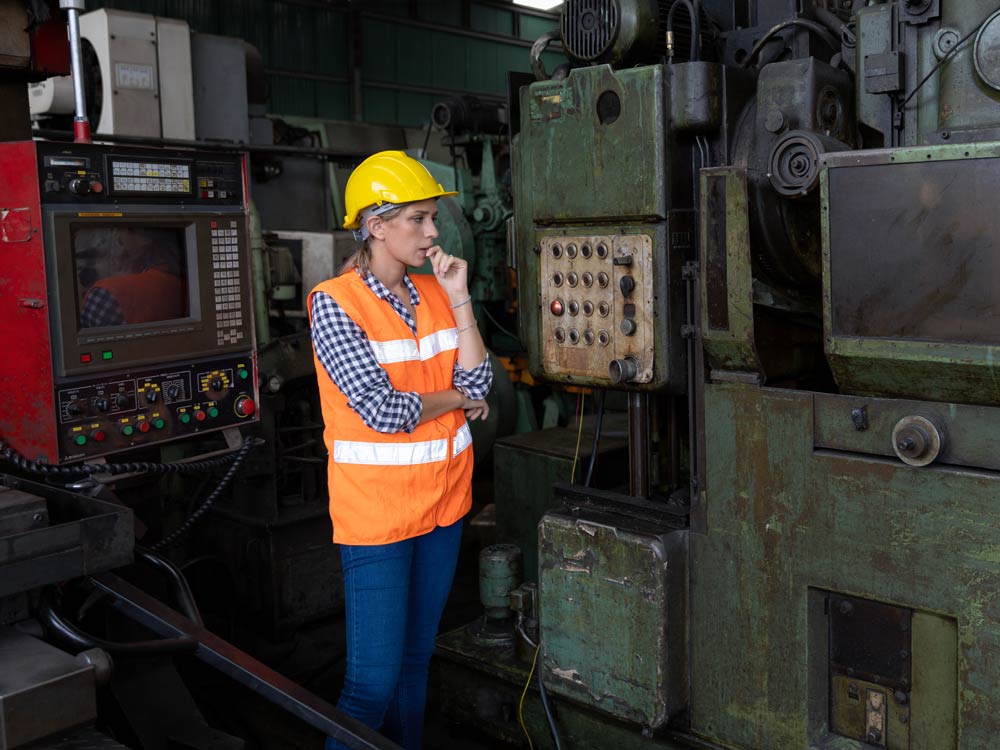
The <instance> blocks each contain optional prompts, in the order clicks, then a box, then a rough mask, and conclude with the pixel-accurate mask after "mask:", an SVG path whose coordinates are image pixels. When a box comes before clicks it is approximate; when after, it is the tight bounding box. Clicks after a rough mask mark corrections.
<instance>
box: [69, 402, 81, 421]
mask: <svg viewBox="0 0 1000 750" xmlns="http://www.w3.org/2000/svg"><path fill="white" fill-rule="evenodd" d="M66 413H67V414H69V415H70V416H71V417H76V416H79V415H80V414H82V413H83V409H81V408H80V404H79V403H77V402H76V401H70V402H69V403H68V404H67V405H66Z"/></svg>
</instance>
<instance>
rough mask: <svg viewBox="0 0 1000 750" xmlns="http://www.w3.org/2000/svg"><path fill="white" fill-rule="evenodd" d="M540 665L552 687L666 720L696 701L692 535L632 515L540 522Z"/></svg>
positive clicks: (581, 514)
mask: <svg viewBox="0 0 1000 750" xmlns="http://www.w3.org/2000/svg"><path fill="white" fill-rule="evenodd" d="M538 545H539V555H540V560H539V593H540V596H541V600H542V606H541V614H540V617H539V624H540V635H541V641H542V655H541V660H540V665H539V666H540V668H541V669H542V670H543V672H542V674H543V678H544V681H545V685H546V687H547V688H550V689H551V690H552V692H554V693H556V694H558V695H562V696H565V697H567V698H571V699H573V700H575V701H577V702H579V703H582V704H584V705H588V706H591V707H593V708H595V709H597V710H598V711H602V712H605V713H608V714H610V715H612V716H616V717H618V718H620V719H623V720H626V721H630V722H635V723H637V724H640V725H641V726H646V727H653V728H656V727H660V726H662V725H663V724H665V723H666V722H667V721H668V720H669V719H670V718H671V717H672V716H673V715H675V714H676V713H677V712H678V711H680V710H682V709H683V708H684V706H685V704H686V703H687V692H688V685H687V670H686V666H687V659H686V651H685V648H684V641H685V635H686V629H685V620H686V613H685V600H686V578H687V576H686V565H685V563H686V553H687V534H686V532H683V531H673V532H671V531H670V529H669V528H666V527H664V526H662V525H658V524H653V523H649V522H644V521H641V520H639V519H636V518H632V517H629V516H626V515H617V514H611V513H605V512H598V511H593V510H580V511H578V512H576V513H572V512H558V513H550V514H547V515H546V516H544V517H543V518H542V521H541V523H540V524H539V540H538Z"/></svg>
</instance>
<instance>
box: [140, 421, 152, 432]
mask: <svg viewBox="0 0 1000 750" xmlns="http://www.w3.org/2000/svg"><path fill="white" fill-rule="evenodd" d="M151 429H152V426H151V425H150V424H149V422H139V432H141V433H142V434H143V435H145V434H146V433H147V432H149V431H150V430H151Z"/></svg>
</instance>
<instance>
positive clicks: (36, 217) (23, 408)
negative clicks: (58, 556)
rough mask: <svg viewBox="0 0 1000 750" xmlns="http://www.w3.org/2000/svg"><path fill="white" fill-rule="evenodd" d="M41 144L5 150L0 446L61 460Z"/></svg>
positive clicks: (1, 174) (0, 150)
mask: <svg viewBox="0 0 1000 750" xmlns="http://www.w3.org/2000/svg"><path fill="white" fill-rule="evenodd" d="M36 164H37V157H36V154H35V144H34V142H32V141H26V142H21V143H0V268H3V269H4V273H3V274H2V276H0V342H2V352H0V393H2V394H3V397H2V398H0V439H2V440H3V441H4V442H7V440H8V437H9V436H13V435H16V436H17V447H18V450H19V451H20V452H21V453H22V454H23V455H28V456H48V457H52V458H55V457H56V456H58V455H59V451H58V447H57V444H56V437H55V433H54V431H53V429H52V425H51V422H52V415H53V413H55V404H54V398H53V393H54V385H55V384H54V382H53V378H52V354H51V351H52V345H51V341H50V339H49V315H48V304H49V300H48V285H47V283H46V278H45V252H44V249H43V245H42V231H41V227H42V213H41V196H40V195H39V180H38V169H37V166H36Z"/></svg>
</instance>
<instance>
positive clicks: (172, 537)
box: [149, 438, 254, 552]
mask: <svg viewBox="0 0 1000 750" xmlns="http://www.w3.org/2000/svg"><path fill="white" fill-rule="evenodd" d="M253 444H254V441H253V439H252V438H247V439H246V440H245V441H244V442H243V446H242V447H241V448H240V450H239V452H238V453H237V454H236V457H235V458H234V459H233V462H232V463H231V464H230V465H229V468H228V469H227V470H226V473H225V474H224V475H223V477H222V479H220V480H219V484H218V485H216V487H215V489H214V490H212V492H211V494H209V496H208V497H207V498H205V502H203V503H202V504H201V506H200V507H199V508H198V509H197V510H196V511H195V512H194V513H192V514H191V515H190V516H188V517H187V518H186V519H185V520H184V522H183V523H182V524H181V525H180V526H179V527H178V528H177V529H176V530H175V531H173V532H172V533H171V534H169V535H168V536H166V537H164V538H163V539H161V540H160V541H158V542H157V543H156V544H153V545H150V547H149V549H150V550H152V551H153V552H157V551H159V550H161V549H166V548H168V547H172V546H173V545H174V544H176V543H177V542H178V541H179V540H180V539H181V537H183V536H184V535H185V534H187V533H188V532H189V531H190V530H191V528H192V527H193V526H194V525H195V523H197V522H198V519H199V518H201V517H202V516H203V515H205V513H207V512H208V510H209V508H211V507H212V506H213V505H214V504H215V501H216V500H218V499H219V496H220V495H221V494H222V491H223V490H224V489H226V487H227V486H228V485H229V482H230V481H232V479H233V477H234V476H235V475H236V472H237V470H238V469H239V468H240V466H242V465H243V461H244V460H245V459H246V457H247V454H248V453H249V452H250V449H251V448H252V447H253Z"/></svg>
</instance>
